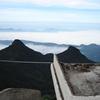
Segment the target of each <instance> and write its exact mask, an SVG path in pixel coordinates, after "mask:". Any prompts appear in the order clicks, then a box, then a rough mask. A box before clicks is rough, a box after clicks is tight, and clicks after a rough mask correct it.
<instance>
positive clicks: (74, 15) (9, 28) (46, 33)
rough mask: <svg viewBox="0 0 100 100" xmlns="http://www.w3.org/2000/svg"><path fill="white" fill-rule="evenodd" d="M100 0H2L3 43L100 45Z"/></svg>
mask: <svg viewBox="0 0 100 100" xmlns="http://www.w3.org/2000/svg"><path fill="white" fill-rule="evenodd" d="M99 37H100V1H99V0H1V1H0V40H4V39H8V40H9V39H11V40H14V39H16V38H18V39H25V40H30V41H32V40H33V41H38V42H52V43H58V44H75V45H78V44H91V43H96V44H100V39H99Z"/></svg>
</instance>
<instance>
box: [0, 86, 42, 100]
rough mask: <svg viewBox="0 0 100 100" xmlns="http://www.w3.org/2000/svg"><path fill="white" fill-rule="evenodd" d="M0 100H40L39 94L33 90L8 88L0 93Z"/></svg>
mask: <svg viewBox="0 0 100 100" xmlns="http://www.w3.org/2000/svg"><path fill="white" fill-rule="evenodd" d="M0 100H41V93H40V91H38V90H33V89H23V88H8V89H5V90H3V91H0Z"/></svg>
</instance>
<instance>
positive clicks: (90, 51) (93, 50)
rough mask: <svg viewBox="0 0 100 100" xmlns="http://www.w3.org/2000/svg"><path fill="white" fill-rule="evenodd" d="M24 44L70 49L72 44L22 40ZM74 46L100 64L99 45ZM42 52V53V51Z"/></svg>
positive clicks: (5, 41) (5, 42)
mask: <svg viewBox="0 0 100 100" xmlns="http://www.w3.org/2000/svg"><path fill="white" fill-rule="evenodd" d="M12 42H13V41H11V40H0V44H1V45H7V46H8V45H10V44H11V43H12ZM22 42H23V43H24V44H27V45H29V44H31V45H37V46H38V47H39V46H45V47H51V48H53V47H60V48H68V47H69V46H70V44H68V45H66V44H56V43H45V42H44V43H43V42H34V41H27V40H22ZM72 46H75V47H77V48H78V49H79V50H80V51H81V53H82V54H84V55H85V56H87V57H88V58H89V59H91V60H93V61H96V62H100V55H99V54H100V45H97V44H89V45H84V44H82V45H72ZM40 48H41V47H40ZM64 50H65V49H64ZM64 50H63V49H62V51H64ZM38 51H39V50H38ZM46 51H47V50H46ZM59 51H60V50H59ZM62 51H61V52H62ZM40 52H41V53H42V50H41V51H40ZM51 52H52V51H51ZM55 52H56V51H55Z"/></svg>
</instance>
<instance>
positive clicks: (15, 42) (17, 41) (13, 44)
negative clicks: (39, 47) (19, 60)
mask: <svg viewBox="0 0 100 100" xmlns="http://www.w3.org/2000/svg"><path fill="white" fill-rule="evenodd" d="M11 46H20V47H22V46H25V45H24V43H23V42H22V41H20V40H18V39H16V40H14V41H13V43H12V45H11Z"/></svg>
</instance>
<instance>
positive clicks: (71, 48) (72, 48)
mask: <svg viewBox="0 0 100 100" xmlns="http://www.w3.org/2000/svg"><path fill="white" fill-rule="evenodd" d="M68 51H74V52H79V50H78V49H77V48H76V47H74V46H70V47H69V48H68Z"/></svg>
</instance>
